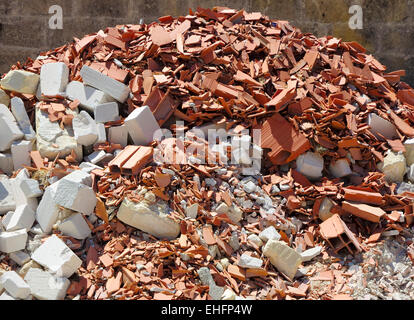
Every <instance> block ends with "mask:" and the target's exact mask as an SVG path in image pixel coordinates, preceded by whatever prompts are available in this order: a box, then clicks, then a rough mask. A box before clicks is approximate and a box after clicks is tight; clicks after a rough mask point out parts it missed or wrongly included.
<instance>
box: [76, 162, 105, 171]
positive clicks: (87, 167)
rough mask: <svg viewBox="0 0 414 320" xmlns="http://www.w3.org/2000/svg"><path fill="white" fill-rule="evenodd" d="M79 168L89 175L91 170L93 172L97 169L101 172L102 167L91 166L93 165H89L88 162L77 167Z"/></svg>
mask: <svg viewBox="0 0 414 320" xmlns="http://www.w3.org/2000/svg"><path fill="white" fill-rule="evenodd" d="M79 168H80V169H81V170H82V171H85V172H86V173H91V172H92V171H93V170H95V169H98V170H103V168H102V167H100V166H97V165H95V164H93V163H90V162H82V163H81V164H80V165H79Z"/></svg>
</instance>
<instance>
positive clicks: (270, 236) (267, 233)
mask: <svg viewBox="0 0 414 320" xmlns="http://www.w3.org/2000/svg"><path fill="white" fill-rule="evenodd" d="M281 237H282V236H281V235H280V234H279V232H277V231H276V229H275V227H273V226H270V227H268V228H266V229H264V230H263V231H262V232H260V234H259V238H260V239H261V240H262V241H263V242H264V243H266V242H268V241H269V240H276V241H277V240H280V238H281Z"/></svg>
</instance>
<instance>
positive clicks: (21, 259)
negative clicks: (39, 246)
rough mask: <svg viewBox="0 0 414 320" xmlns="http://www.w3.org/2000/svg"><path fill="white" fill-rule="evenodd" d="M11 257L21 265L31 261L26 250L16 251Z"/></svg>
mask: <svg viewBox="0 0 414 320" xmlns="http://www.w3.org/2000/svg"><path fill="white" fill-rule="evenodd" d="M9 258H10V259H12V260H13V261H14V262H16V263H17V264H18V265H19V266H23V265H25V264H26V263H28V262H29V261H30V256H29V255H28V254H27V253H26V252H24V251H16V252H12V253H10V254H9Z"/></svg>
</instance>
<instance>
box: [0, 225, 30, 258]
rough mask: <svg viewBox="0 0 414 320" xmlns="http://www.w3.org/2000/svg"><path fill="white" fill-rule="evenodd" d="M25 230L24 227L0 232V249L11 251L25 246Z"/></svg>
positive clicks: (6, 251)
mask: <svg viewBox="0 0 414 320" xmlns="http://www.w3.org/2000/svg"><path fill="white" fill-rule="evenodd" d="M26 241H27V231H26V230H25V229H22V230H17V231H11V232H6V231H5V232H0V251H1V252H5V253H11V252H16V251H20V250H23V249H24V248H25V247H26Z"/></svg>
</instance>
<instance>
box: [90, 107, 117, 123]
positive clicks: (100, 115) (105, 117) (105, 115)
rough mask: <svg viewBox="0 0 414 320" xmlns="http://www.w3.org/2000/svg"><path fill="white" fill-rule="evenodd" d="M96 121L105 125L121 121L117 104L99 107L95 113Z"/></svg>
mask: <svg viewBox="0 0 414 320" xmlns="http://www.w3.org/2000/svg"><path fill="white" fill-rule="evenodd" d="M94 116H95V121H96V122H98V123H105V122H110V121H117V120H119V107H118V103H116V102H109V103H104V104H100V105H97V106H96V108H95V111H94Z"/></svg>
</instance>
